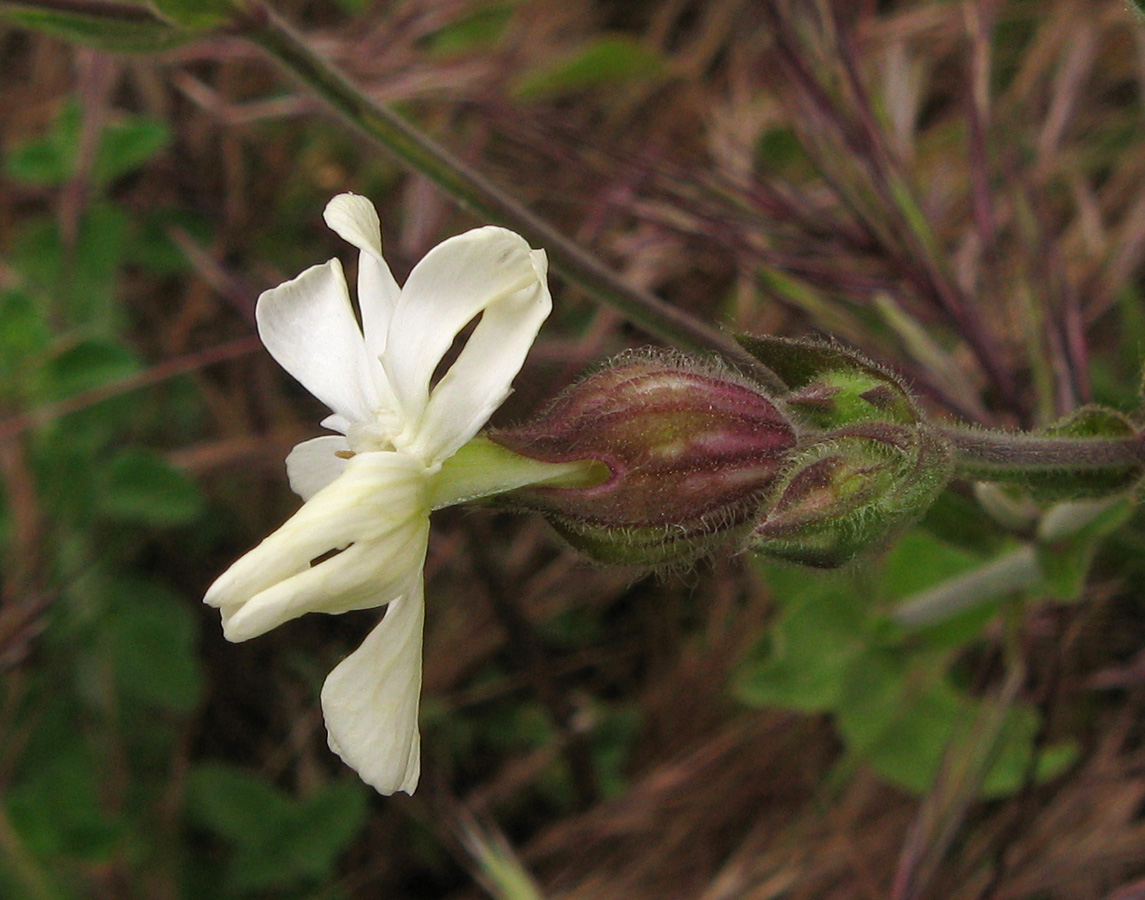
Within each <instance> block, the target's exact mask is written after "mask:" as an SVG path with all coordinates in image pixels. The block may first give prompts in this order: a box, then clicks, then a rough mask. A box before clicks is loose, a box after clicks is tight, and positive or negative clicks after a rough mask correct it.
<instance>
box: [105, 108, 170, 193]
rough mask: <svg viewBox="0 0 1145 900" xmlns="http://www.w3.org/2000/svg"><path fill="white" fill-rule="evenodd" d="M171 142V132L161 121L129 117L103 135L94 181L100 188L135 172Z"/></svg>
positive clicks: (114, 124) (107, 129) (111, 126)
mask: <svg viewBox="0 0 1145 900" xmlns="http://www.w3.org/2000/svg"><path fill="white" fill-rule="evenodd" d="M170 142H171V129H170V128H169V127H168V126H167V124H166V123H165V122H163V121H161V120H159V119H150V118H146V117H144V116H130V117H128V118H126V119H125V120H123V121H120V122H116V123H113V124H112V125H109V126H108V127H107V128H106V129H105V130H104V132H103V139H102V141H101V142H100V145H99V152H98V154H97V155H96V159H95V165H94V166H93V168H92V177H93V178H94V179H95V180H96V181H97V182H98V183H100V184H106V183H108V182H110V181H114V180H115V179H116V178H118V177H119V176H121V175H125V174H127V173H128V172H132V171H134V170H136V169H138V168H139V167H140V166H142V165H143V164H144V163H145V162H147V161H148V160H149V159H151V158H152V157H153V156H155V155H156V154H157V153H159V152H160V151H161V150H163V149H164V148H165V147H166V146H167V145H168V144H169V143H170Z"/></svg>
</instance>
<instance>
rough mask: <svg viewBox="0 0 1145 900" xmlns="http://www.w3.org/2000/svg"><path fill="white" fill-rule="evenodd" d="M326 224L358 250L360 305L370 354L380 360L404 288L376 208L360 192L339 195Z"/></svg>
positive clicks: (328, 210) (328, 206) (328, 209)
mask: <svg viewBox="0 0 1145 900" xmlns="http://www.w3.org/2000/svg"><path fill="white" fill-rule="evenodd" d="M323 218H325V220H326V224H327V225H329V226H330V228H331V229H332V230H333V231H334V232H335V233H337V234H338V236H339V237H341V238H342V239H343V240H345V241H349V242H350V243H351V244H353V245H354V246H355V247H357V248H358V249H359V250H361V251H362V252H361V255H360V256H359V258H358V307H359V309H360V310H361V312H362V330H363V332H364V333H365V338H366V346H367V347H368V349H369V352H370V356H371V357H372V358H374V359H377V358H378V357H379V356H381V355H382V354H383V353H385V351H386V336H387V334H388V332H389V328H390V319H391V318H392V317H393V314H394V307H395V306H396V305H397V302H398V297H399V296H400V294H401V288H399V287H398V283H397V281H395V280H394V276H393V273H392V272H390V267H389V266H388V265H386V261H385V259H384V258H383V256H382V227H381V223H380V222H379V220H378V213H377V210H375V209H374V204H372V203H371V202H370V201H369V200H367V199H366V198H365V197H362V196H360V195H358V194H339V195H338V196H337V197H335V198H334V199H333V200H331V201H330V202H329V203H328V204H326V211H325V212H324V213H323Z"/></svg>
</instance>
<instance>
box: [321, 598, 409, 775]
mask: <svg viewBox="0 0 1145 900" xmlns="http://www.w3.org/2000/svg"><path fill="white" fill-rule="evenodd" d="M424 621H425V602H424V599H423V586H422V582H421V580H420V579H418V582H417V584H416V585H414V586H413V587H412V588H411V590H410V592H409V593H408V594H407V595H405V596H403V597H400V598H399V599H397V600H395V601H394V602H392V603H391V604H390V605H389V606H388V607H387V608H386V615H385V618H384V619H382V622H381V624H379V625H378V626H377V627H376V628H374V630H373V631H372V632H370V634H369V635H368V636H367V637H366V640H365V641H364V642H363V643H362V646H361V647H359V648H358V649H357V650H355V651H354V652H353V653H352V654H350V655H349V656H348V657H346V659H344V660H343V661H342V662H341V663H339V664H338V666H337V667H336V668H335V669H334V671H333V672H331V673H330V675H329V677H328V678H327V679H326V683H325V684H324V685H323V686H322V712H323V715H324V716H325V718H326V730H327V737H328V741H329V744H330V749H331V750H333V751H334V752H335V753H337V754H338V756H340V757H341V758H342V760H343V761H344V762H345V763H346V765H348V766H350V767H351V768H352V769H354V770H355V771H356V772H357V773H358V775H359V776H360V777H361V779H362V780H363V781H365V782H366V783H367V784H369V785H371V786H372V787H373V788H375V789H376V790H378V791H379V792H381V793H383V794H392V793H394V792H395V791H405V792H406V793H407V794H412V793H413V791H414V788H415V787H417V782H418V776H419V774H420V772H421V753H420V736H419V732H418V720H417V717H418V705H419V702H420V698H421V651H422V631H423V627H424Z"/></svg>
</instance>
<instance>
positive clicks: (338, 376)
mask: <svg viewBox="0 0 1145 900" xmlns="http://www.w3.org/2000/svg"><path fill="white" fill-rule="evenodd" d="M255 319H256V320H257V322H258V333H259V336H260V337H261V338H262V342H263V343H264V344H266V349H267V350H269V351H270V355H271V356H273V357H274V358H275V359H276V360H277V361H278V363H279V365H281V366H282V367H283V368H284V369H286V371H287V372H289V373H290V374H291V375H293V376H294V377H295V378H296V379H298V381H299V382H301V384H302V386H303V387H305V388H306V389H307V390H308V391H310V393H312V394H313V395H314V396H315V397H317V398H318V399H319V400H321V401H322V402H323V403H325V404H326V405H327V406H328V407H330V409H332V410H333V411H334V412H335V413H338V414H340V415H342V416H344V417H346V418H347V419H349V420H351V421H362V420H363V419H366V418H369V416H370V415H371V412H372V410H373V409H374V408H375V407H376V406H377V404H378V397H377V391H376V388H375V386H374V378H375V376H374V373H373V372H371V367H376V364H375V363H374V362H373V360H371V359H370V357H369V356H367V354H366V345H365V342H364V341H363V339H362V332H361V331H360V330H359V328H358V323H357V321H356V320H355V319H354V310H353V308H352V307H351V306H350V295H349V292H348V290H347V288H346V278H345V276H344V275H343V273H342V264H341V263H339V262H338V260H336V259H332V260H330V261H329V262H328V263H326V264H324V265H321V266H313V267H311V268H309V269H307V270H306V271H305V272H303V273H302V274H301V275H299V276H298V277H297V278H294V279H292V280H291V281H288V282H286V283H285V284H280V285H279V286H278V287H276V288H272V289H271V290H269V291H266V292H264V293H263V294H262V296H261V297H259V298H258V305H257V306H256V307H255Z"/></svg>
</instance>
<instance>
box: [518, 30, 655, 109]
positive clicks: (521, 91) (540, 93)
mask: <svg viewBox="0 0 1145 900" xmlns="http://www.w3.org/2000/svg"><path fill="white" fill-rule="evenodd" d="M667 71H668V67H667V63H666V61H665V59H664V57H663V55H661V54H660V53H659V52H657V51H656V50H654V49H652V48H651V47H649V46H648V45H647V44H643V43H640V42H639V41H636V40H634V39H632V38H630V37H628V36H626V35H620V34H606V35H601V36H600V37H597V38H594V39H592V40H590V41H588V42H586V43H585V44H584V45H583V46H581V47H580V48H579V49H578V50H577V52H576V53H575V54H573V55H572V56H570V57H566V58H564V59H560V60H557V61H555V62H553V63H550V64H548V65H544V66H541V67H539V68H536V69H533V70H532V71H531V72H528V73H526V74H525V75H524V76H522V77H521V78H520V79H518V81H517V84H516V87H515V89H514V91H513V93H514V94H515V95H516V96H517V98H518V99H521V100H538V99H542V98H544V97H552V96H556V95H560V94H567V93H571V92H575V91H581V90H586V89H589V88H596V87H606V86H609V85H616V84H622V83H625V82H632V81H644V80H649V79H656V78H663V77H665V75H666V74H667Z"/></svg>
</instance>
